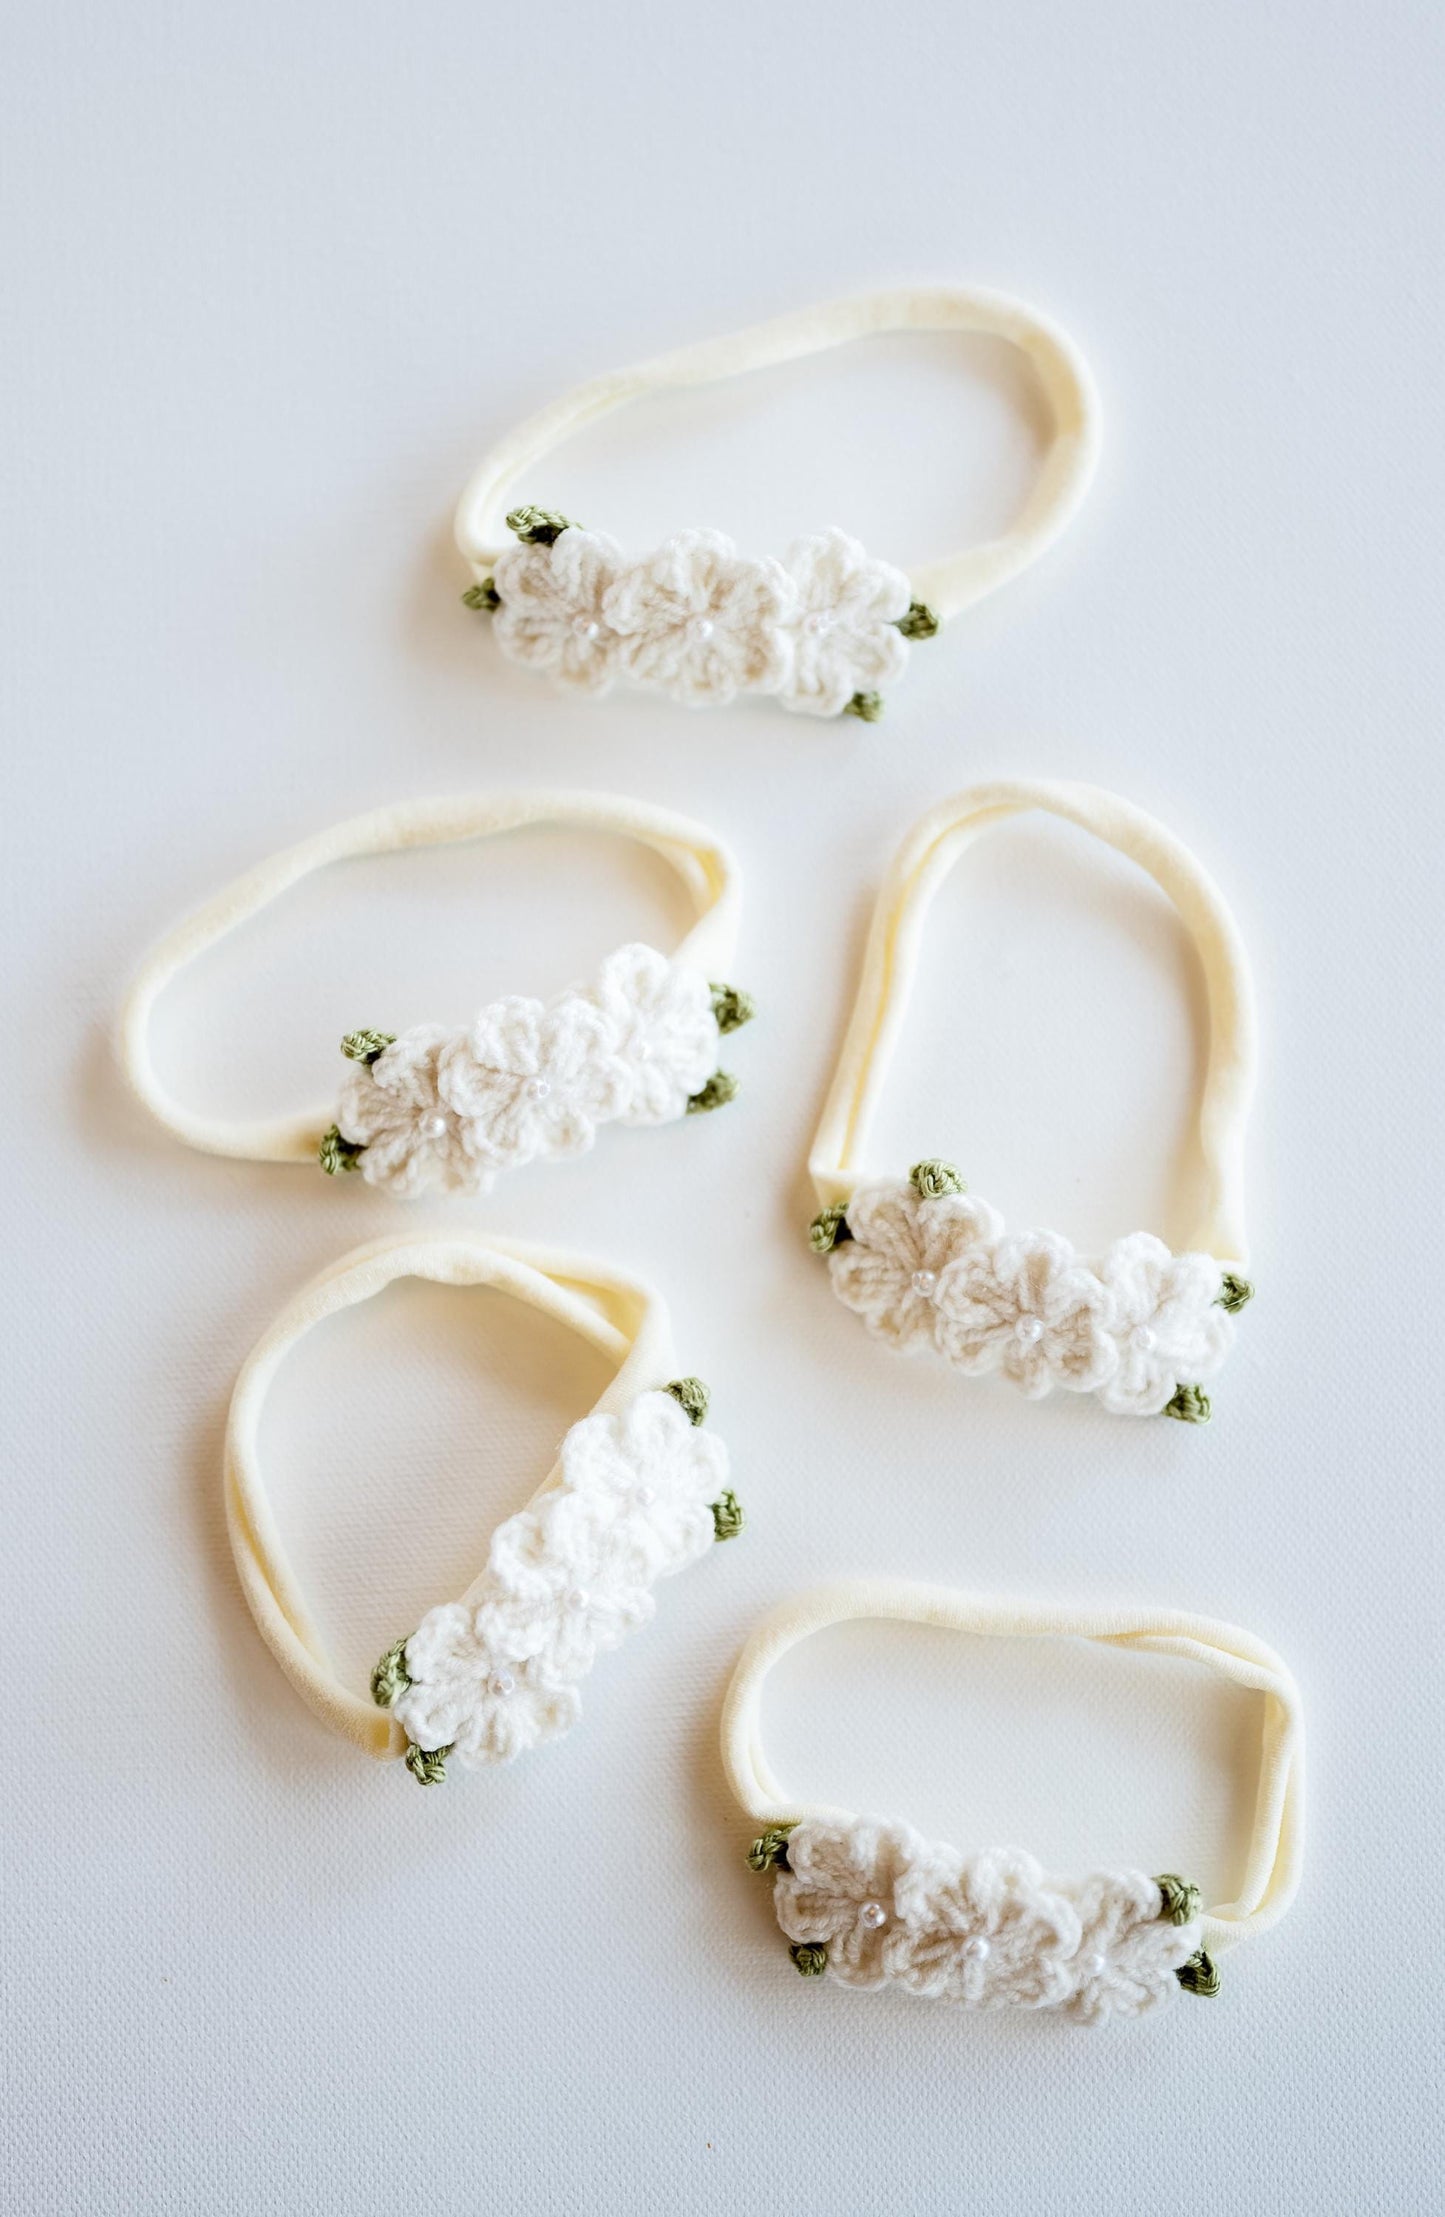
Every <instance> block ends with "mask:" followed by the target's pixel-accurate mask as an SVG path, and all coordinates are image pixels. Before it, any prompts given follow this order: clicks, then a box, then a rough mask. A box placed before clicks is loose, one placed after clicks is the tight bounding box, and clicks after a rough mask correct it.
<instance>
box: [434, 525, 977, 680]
mask: <svg viewBox="0 0 1445 2217" xmlns="http://www.w3.org/2000/svg"><path fill="white" fill-rule="evenodd" d="M507 521H508V523H509V524H510V525H511V526H512V528H513V530H514V531H516V532H517V533H518V535H519V538H520V539H521V542H522V543H521V544H520V545H518V546H515V547H510V548H508V549H507V551H506V552H505V553H504V554H502V555H500V556H499V557H498V559H497V563H496V566H495V569H494V571H493V574H492V577H491V579H490V580H489V582H488V585H487V586H486V587H485V588H473V592H472V593H471V594H470V595H468V596H467V597H468V598H469V599H470V600H471V601H472V602H473V605H475V606H479V607H488V608H491V609H492V610H493V611H494V612H495V615H496V635H497V640H498V643H499V644H500V646H501V648H502V651H503V653H505V654H506V655H508V656H510V658H511V659H512V660H513V661H514V662H521V663H524V664H525V665H526V666H527V667H528V668H529V669H535V670H546V671H548V672H550V673H551V675H552V676H553V677H555V678H557V679H558V680H559V681H560V682H561V683H562V684H563V685H568V686H573V687H576V688H578V689H580V690H582V691H584V692H590V693H603V692H605V691H606V690H607V688H608V687H609V686H610V685H611V684H612V683H613V682H614V680H615V679H617V678H619V677H625V678H629V679H631V681H632V682H633V683H634V684H637V685H646V686H651V687H654V688H656V689H657V690H659V691H661V692H664V693H667V694H669V695H670V696H671V697H672V699H674V700H679V701H685V702H687V703H688V704H689V706H693V707H696V706H702V705H706V704H709V703H718V702H723V701H730V700H731V699H732V698H733V696H734V695H735V694H737V693H740V692H759V693H769V694H771V695H772V696H773V697H774V698H775V699H777V700H779V701H781V702H782V704H783V706H784V708H790V709H795V710H797V711H799V712H800V713H802V714H804V715H809V716H837V715H839V714H841V713H842V712H844V711H845V710H846V711H848V712H849V713H851V714H854V715H858V716H862V717H863V718H864V719H865V721H869V722H871V721H873V720H874V719H875V718H876V717H877V716H878V715H879V714H880V713H881V700H880V696H879V693H878V687H879V686H881V685H885V684H888V683H890V682H891V681H892V679H894V678H896V677H898V676H899V675H901V673H902V670H903V667H904V665H905V663H906V662H907V659H908V640H909V639H910V638H927V637H929V636H930V635H931V634H932V633H933V632H934V631H936V630H937V628H938V623H937V618H936V617H935V616H934V615H933V614H932V613H931V611H930V610H928V609H926V608H925V607H924V606H923V605H922V603H921V602H915V601H914V600H913V598H912V595H911V591H910V588H909V584H908V580H907V578H906V577H905V576H904V575H903V572H902V571H901V570H896V569H894V568H892V566H891V565H890V564H889V563H887V562H879V561H875V560H874V559H873V557H872V556H871V555H869V554H867V553H866V552H865V551H864V549H863V548H862V547H861V546H860V545H859V544H858V542H857V540H856V539H851V538H849V536H848V534H847V533H846V532H844V531H838V530H831V531H824V532H821V533H819V534H818V536H816V537H815V538H809V539H800V540H799V541H798V542H797V543H796V545H795V546H794V547H793V548H792V550H791V551H790V553H789V555H788V557H787V560H786V562H777V561H774V560H773V559H772V558H771V557H770V556H769V557H765V558H764V559H762V560H756V559H754V558H752V557H751V556H748V555H743V554H739V552H738V550H737V548H736V547H735V546H734V544H733V542H732V540H731V539H729V538H726V537H725V536H724V534H723V533H722V532H720V531H680V532H678V533H677V534H676V535H675V536H674V537H673V538H671V539H668V540H667V541H666V542H665V544H664V545H662V546H661V547H659V548H658V549H657V550H656V552H655V553H652V554H646V555H641V556H637V557H628V556H625V555H624V554H623V552H622V550H621V548H620V547H619V546H618V545H617V544H616V543H615V541H613V540H612V539H609V538H607V537H606V536H605V535H604V534H603V533H601V532H596V531H584V530H583V529H582V528H581V527H580V526H579V525H576V524H570V525H569V524H568V522H567V520H566V518H565V517H560V516H551V515H548V514H547V513H546V512H544V511H541V510H537V509H519V510H515V511H514V512H513V514H512V515H511V516H509V517H508V518H507Z"/></svg>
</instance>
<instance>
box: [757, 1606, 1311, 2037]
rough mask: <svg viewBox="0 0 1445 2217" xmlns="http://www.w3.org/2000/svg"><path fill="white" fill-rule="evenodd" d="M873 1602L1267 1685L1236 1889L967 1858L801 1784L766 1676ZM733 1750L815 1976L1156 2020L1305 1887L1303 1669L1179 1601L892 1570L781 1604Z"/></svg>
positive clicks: (987, 1856) (1017, 1859)
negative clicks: (1025, 1599) (1138, 1600)
mask: <svg viewBox="0 0 1445 2217" xmlns="http://www.w3.org/2000/svg"><path fill="white" fill-rule="evenodd" d="M856 1617H888V1618H897V1619H901V1620H902V1621H903V1622H904V1623H908V1624H933V1625H941V1626H943V1627H944V1628H945V1629H947V1630H950V1631H957V1632H974V1633H980V1634H984V1635H989V1636H1002V1637H1006V1638H1014V1637H1023V1638H1035V1637H1038V1636H1040V1635H1042V1634H1058V1635H1060V1636H1063V1637H1073V1638H1078V1639H1086V1640H1096V1641H1098V1642H1099V1643H1100V1644H1101V1645H1103V1646H1106V1647H1122V1648H1132V1649H1138V1650H1141V1651H1143V1652H1145V1653H1149V1654H1155V1655H1181V1656H1186V1657H1188V1658H1189V1660H1190V1661H1192V1662H1198V1663H1203V1664H1205V1665H1207V1667H1208V1668H1209V1669H1211V1670H1214V1671H1217V1672H1218V1673H1219V1675H1220V1676H1221V1677H1223V1678H1228V1679H1231V1680H1233V1681H1234V1683H1235V1684H1236V1685H1240V1686H1247V1687H1250V1688H1251V1689H1253V1690H1254V1691H1256V1692H1259V1693H1261V1694H1263V1696H1264V1723H1263V1735H1262V1740H1261V1749H1260V1777H1259V1788H1258V1793H1257V1796H1256V1800H1255V1811H1254V1828H1253V1833H1252V1836H1251V1839H1250V1844H1249V1851H1248V1854H1247V1857H1246V1860H1245V1870H1244V1877H1243V1881H1242V1883H1241V1885H1240V1889H1239V1893H1238V1896H1237V1898H1236V1899H1235V1900H1233V1901H1230V1902H1226V1903H1224V1904H1223V1905H1222V1906H1221V1907H1219V1908H1216V1909H1201V1906H1200V1897H1199V1890H1198V1888H1197V1887H1195V1886H1192V1885H1191V1884H1190V1883H1189V1882H1188V1880H1186V1879H1183V1878H1180V1877H1178V1876H1177V1875H1176V1874H1175V1873H1173V1872H1167V1873H1166V1874H1165V1875H1164V1876H1163V1877H1160V1878H1151V1877H1147V1876H1145V1875H1144V1874H1143V1873H1142V1872H1140V1871H1094V1872H1091V1873H1089V1875H1088V1876H1087V1877H1084V1878H1053V1877H1046V1876H1045V1874H1044V1873H1043V1871H1042V1870H1041V1868H1040V1866H1039V1865H1038V1863H1037V1862H1035V1860H1034V1858H1033V1857H1032V1856H1031V1855H1026V1854H1024V1853H1023V1852H1022V1851H1021V1850H1019V1849H1016V1848H1002V1849H987V1850H985V1851H984V1852H982V1853H978V1854H973V1855H964V1854H961V1853H960V1852H959V1850H958V1849H956V1848H953V1847H948V1846H946V1845H943V1844H941V1843H939V1842H935V1841H928V1840H924V1839H921V1838H920V1837H919V1835H918V1834H917V1833H916V1832H914V1831H913V1830H912V1829H911V1828H910V1827H909V1826H908V1825H906V1824H901V1823H894V1822H888V1821H885V1820H882V1819H878V1818H865V1817H857V1816H854V1815H853V1813H852V1812H851V1811H850V1810H846V1809H834V1808H830V1807H827V1806H825V1805H824V1804H822V1803H807V1802H801V1801H798V1800H797V1799H796V1798H795V1797H793V1796H792V1795H790V1794H787V1793H785V1792H784V1790H783V1789H782V1787H781V1786H780V1785H779V1784H778V1782H777V1780H776V1779H775V1778H774V1776H773V1773H772V1771H771V1769H770V1768H769V1766H768V1762H767V1758H766V1756H765V1755H764V1753H763V1745H762V1736H761V1727H760V1722H759V1710H760V1704H761V1699H762V1690H763V1681H764V1679H765V1678H766V1676H767V1674H768V1672H769V1670H770V1669H771V1668H772V1666H773V1664H774V1663H775V1662H776V1661H777V1660H778V1657H779V1656H780V1655H785V1654H786V1653H787V1651H788V1649H789V1648H790V1647H794V1646H796V1645H797V1643H798V1641H799V1640H805V1639H807V1638H808V1636H809V1634H810V1633H813V1632H817V1631H821V1630H822V1629H823V1627H824V1626H826V1625H830V1624H841V1623H844V1622H846V1621H848V1620H850V1619H852V1618H856ZM722 1755H723V1766H724V1768H725V1770H726V1772H727V1775H728V1782H729V1784H730V1785H731V1787H732V1790H733V1793H734V1794H735V1795H736V1797H737V1799H738V1801H739V1803H740V1804H741V1806H742V1808H743V1809H744V1810H745V1811H746V1813H747V1815H748V1816H749V1817H751V1818H752V1819H753V1821H754V1822H755V1823H758V1824H761V1825H763V1826H764V1827H765V1828H766V1829H765V1830H764V1831H763V1832H762V1833H761V1834H760V1836H759V1837H758V1838H757V1839H756V1840H754V1842H753V1844H752V1846H751V1848H750V1849H749V1850H748V1862H749V1864H750V1865H751V1867H752V1868H753V1869H754V1870H755V1871H759V1872H762V1873H765V1874H766V1873H767V1872H771V1873H772V1874H773V1906H774V1908H775V1910H776V1912H777V1918H778V1923H779V1924H780V1926H781V1927H782V1930H783V1933H784V1936H785V1937H786V1938H787V1940H788V1941H789V1942H790V1943H791V1947H790V1951H789V1952H790V1953H791V1955H792V1958H793V1961H794V1963H795V1964H796V1965H797V1968H798V1969H799V1970H800V1971H801V1972H802V1973H803V1975H804V1976H805V1977H817V1976H819V1975H821V1974H822V1973H823V1972H825V1971H827V1972H831V1974H832V1975H833V1976H834V1977H835V1978H838V1979H841V1980H842V1982H843V1983H844V1985H847V1986H864V1987H873V1986H883V1985H897V1986H902V1987H905V1988H906V1989H907V1990H908V1991H909V1992H911V1993H915V1994H922V1995H926V1996H929V1997H931V1998H932V1999H934V2000H941V2001H950V2002H954V2003H956V2004H959V2005H961V2006H962V2007H963V2008H965V2009H999V2008H1003V2007H1005V2006H1006V2005H1008V2004H1013V2005H1015V2006H1017V2007H1020V2008H1024V2009H1063V2010H1066V2011H1067V2012H1068V2013H1069V2014H1070V2015H1072V2016H1075V2017H1081V2018H1083V2019H1085V2020H1086V2021H1088V2022H1090V2023H1098V2022H1100V2021H1101V2020H1102V2019H1104V2018H1106V2017H1111V2016H1126V2017H1132V2016H1138V2015H1139V2014H1141V2012H1143V2011H1144V2010H1146V2009H1152V2008H1154V2007H1156V2006H1157V2005H1158V2004H1159V2003H1161V2002H1166V2001H1169V2000H1170V1999H1172V1998H1173V1996H1174V1993H1175V1991H1176V1989H1177V1988H1178V1987H1183V1989H1184V1991H1185V1992H1186V1993H1191V1994H1215V1993H1217V1992H1218V1991H1219V1973H1218V1970H1217V1968H1216V1965H1215V1962H1214V1956H1215V1955H1216V1954H1220V1953H1222V1952H1223V1951H1224V1950H1225V1949H1227V1948H1231V1947H1233V1946H1234V1945H1235V1944H1236V1943H1237V1942H1238V1941H1240V1940H1244V1939H1248V1938H1249V1937H1250V1936H1251V1935H1252V1934H1254V1933H1256V1932H1262V1931H1264V1930H1265V1928H1266V1927H1267V1926H1269V1925H1271V1924H1273V1923H1275V1921H1276V1920H1277V1919H1278V1918H1280V1917H1282V1916H1283V1915H1284V1912H1285V1910H1286V1909H1287V1908H1288V1907H1289V1905H1290V1902H1291V1901H1292V1900H1293V1898H1294V1893H1295V1888H1296V1886H1297V1885H1298V1882H1299V1866H1300V1829H1301V1822H1302V1800H1303V1790H1304V1789H1303V1745H1302V1726H1301V1721H1300V1703H1299V1695H1298V1692H1297V1691H1296V1689H1295V1686H1294V1682H1293V1680H1292V1679H1291V1678H1290V1675H1289V1672H1288V1671H1287V1670H1286V1669H1285V1667H1284V1665H1283V1663H1281V1662H1280V1660H1279V1658H1278V1656H1277V1655H1275V1654H1273V1653H1272V1652H1271V1650H1270V1649H1269V1648H1267V1647H1266V1646H1265V1644H1264V1642H1263V1641H1262V1640H1257V1639H1255V1638H1254V1637H1253V1636H1252V1635H1251V1634H1250V1633H1248V1632H1240V1631H1237V1630H1236V1629H1235V1628H1234V1627H1233V1626H1232V1625H1227V1624H1215V1623H1212V1622H1211V1621H1210V1620H1209V1619H1208V1618H1206V1617H1193V1616H1184V1615H1181V1614H1180V1613H1179V1612H1178V1611H1176V1610H1160V1611H1156V1612H1148V1611H1142V1610H1131V1609H1123V1610H1104V1609H1084V1610H1078V1611H1071V1610H1063V1609H1058V1608H1051V1607H1046V1606H1042V1605H1028V1604H1023V1603H1012V1602H1000V1601H988V1600H983V1599H980V1598H978V1597H975V1596H972V1595H969V1594H961V1593H951V1592H949V1591H948V1590H947V1588H945V1587H942V1586H914V1585H908V1584H905V1583H903V1582H902V1581H895V1580H890V1579H874V1580H863V1581H860V1582H857V1583H853V1584H843V1585H836V1586H820V1587H818V1588H816V1589H815V1590H814V1591H813V1592H811V1593H806V1594H803V1595H800V1596H798V1597H797V1598H795V1599H794V1600H791V1601H789V1602H787V1603H786V1604H785V1605H784V1606H783V1607H782V1608H780V1609H778V1610H776V1611H774V1613H773V1614H772V1615H771V1616H770V1617H768V1618H766V1619H765V1620H764V1622H763V1623H762V1624H761V1625H759V1627H758V1629H757V1630H756V1631H755V1632H754V1633H753V1635H752V1637H751V1639H750V1640H749V1641H748V1643H747V1645H746V1647H745V1648H744V1649H743V1652H742V1654H741V1656H740V1657H739V1658H738V1663H737V1668H736V1669H735V1671H734V1673H733V1678H732V1683H731V1685H730V1686H729V1688H728V1693H727V1700H726V1703H725V1706H724V1710H723V1724H722Z"/></svg>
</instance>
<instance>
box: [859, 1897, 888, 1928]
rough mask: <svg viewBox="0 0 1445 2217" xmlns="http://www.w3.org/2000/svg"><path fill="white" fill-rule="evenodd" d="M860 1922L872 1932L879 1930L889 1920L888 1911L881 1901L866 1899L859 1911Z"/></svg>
mask: <svg viewBox="0 0 1445 2217" xmlns="http://www.w3.org/2000/svg"><path fill="white" fill-rule="evenodd" d="M858 1922H859V1923H860V1924H862V1925H866V1926H867V1928H868V1930H869V1931H870V1932H878V1931H880V1930H881V1929H882V1927H883V1926H884V1925H886V1924H887V1922H888V1912H887V1910H886V1909H885V1908H884V1906H883V1904H882V1902H881V1901H865V1902H864V1904H863V1907H862V1908H861V1909H860V1910H859V1912H858Z"/></svg>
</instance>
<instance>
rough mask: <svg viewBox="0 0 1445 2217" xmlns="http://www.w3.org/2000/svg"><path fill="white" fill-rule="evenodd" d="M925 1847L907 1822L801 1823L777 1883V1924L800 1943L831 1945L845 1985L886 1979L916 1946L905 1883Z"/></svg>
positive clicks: (831, 1958) (831, 1960)
mask: <svg viewBox="0 0 1445 2217" xmlns="http://www.w3.org/2000/svg"><path fill="white" fill-rule="evenodd" d="M927 1852H928V1851H927V1847H926V1843H925V1842H924V1841H923V1840H921V1839H920V1838H919V1836H918V1834H917V1833H916V1832H914V1831H913V1830H912V1829H911V1827H910V1826H908V1825H906V1824H886V1823H880V1822H878V1821H876V1820H874V1819H870V1818H859V1819H857V1820H856V1821H855V1822H854V1823H852V1824H825V1823H808V1824H800V1825H797V1826H795V1827H794V1829H793V1831H792V1832H791V1833H790V1834H789V1836H788V1868H787V1869H786V1870H779V1872H778V1875H777V1878H776V1881H775V1883H774V1887H773V1906H774V1909H775V1910H776V1912H777V1918H778V1923H779V1924H780V1925H781V1927H782V1929H783V1931H784V1932H785V1933H786V1935H787V1937H788V1938H789V1939H790V1940H791V1941H793V1942H794V1943H795V1944H797V1945H799V1946H804V1947H818V1946H822V1947H826V1948H827V1950H828V1969H829V1971H830V1972H831V1973H832V1974H833V1975H834V1976H835V1977H837V1978H840V1979H841V1980H842V1981H843V1983H844V1984H845V1985H846V1986H863V1987H872V1986H881V1985H883V1983H884V1981H885V1980H886V1979H888V1978H890V1977H892V1976H894V1975H895V1965H897V1964H898V1963H900V1962H901V1961H902V1960H903V1959H905V1958H906V1956H907V1954H908V1952H909V1951H910V1950H911V1947H912V1945H913V1934H912V1931H911V1928H910V1926H909V1924H908V1920H907V1916H906V1913H905V1911H904V1909H903V1908H902V1907H900V1902H899V1888H900V1886H901V1885H902V1884H903V1883H904V1881H905V1880H907V1879H908V1878H909V1876H910V1873H911V1872H912V1870H913V1868H914V1865H915V1863H916V1862H917V1860H918V1858H919V1857H920V1856H924V1855H926V1854H927ZM913 1895H914V1898H915V1900H916V1895H917V1888H916V1885H915V1886H914V1888H913Z"/></svg>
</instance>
